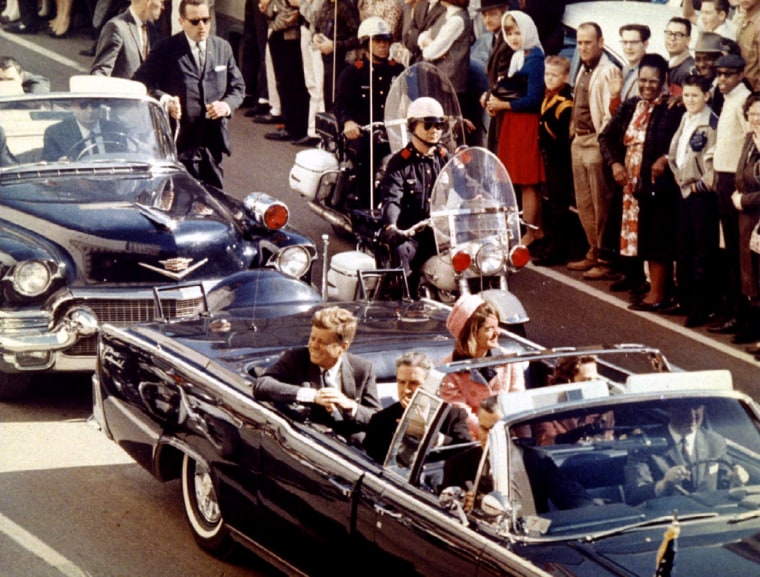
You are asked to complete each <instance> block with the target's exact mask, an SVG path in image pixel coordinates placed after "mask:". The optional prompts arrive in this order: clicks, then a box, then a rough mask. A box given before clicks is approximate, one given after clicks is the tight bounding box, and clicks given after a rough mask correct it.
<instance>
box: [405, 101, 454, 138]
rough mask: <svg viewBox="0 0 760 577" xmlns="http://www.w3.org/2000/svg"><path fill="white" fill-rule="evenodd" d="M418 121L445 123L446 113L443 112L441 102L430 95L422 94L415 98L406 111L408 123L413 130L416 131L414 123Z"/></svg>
mask: <svg viewBox="0 0 760 577" xmlns="http://www.w3.org/2000/svg"><path fill="white" fill-rule="evenodd" d="M417 122H435V123H440V124H444V123H445V122H446V114H445V113H444V112H443V106H441V103H440V102H438V101H437V100H436V99H435V98H431V97H430V96H420V97H419V98H417V99H416V100H414V101H413V102H412V103H411V104H410V105H409V108H408V109H407V111H406V123H407V125H408V126H409V130H410V131H411V132H413V131H414V125H415V124H416V123H417Z"/></svg>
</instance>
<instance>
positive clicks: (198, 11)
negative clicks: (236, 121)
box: [133, 0, 245, 188]
mask: <svg viewBox="0 0 760 577" xmlns="http://www.w3.org/2000/svg"><path fill="white" fill-rule="evenodd" d="M179 22H180V25H181V26H182V32H179V33H178V34H175V35H173V36H171V37H170V38H166V39H164V40H162V41H160V42H159V43H158V44H157V45H156V46H155V47H154V48H152V49H151V51H150V53H149V54H148V58H147V59H146V60H145V62H144V63H143V64H142V65H141V66H140V68H138V69H137V71H136V72H135V74H134V76H133V79H134V80H138V81H140V82H142V83H144V84H145V85H146V86H147V87H148V90H149V91H150V93H151V94H152V95H153V96H155V97H156V98H158V99H159V100H160V101H161V103H162V104H163V105H164V107H165V108H166V110H167V112H168V113H169V116H170V117H171V118H172V119H174V120H175V121H176V122H179V136H178V138H177V152H178V153H179V156H180V159H181V160H182V162H183V163H184V164H185V166H187V168H188V170H189V171H190V172H191V173H192V174H193V175H194V176H195V177H196V178H198V179H199V180H201V181H202V182H204V183H205V184H209V185H212V186H216V187H218V188H221V187H222V167H221V163H222V155H223V154H227V155H229V154H230V139H229V134H228V131H227V124H228V122H229V120H230V117H231V116H232V114H233V113H234V112H235V109H237V107H238V106H240V104H241V103H242V102H243V98H244V96H245V82H244V81H243V76H242V74H241V73H240V70H239V69H238V67H237V64H236V63H235V57H234V56H233V53H232V47H231V46H230V44H229V42H227V41H226V40H223V39H222V38H219V37H218V36H211V15H210V11H209V0H181V2H180V4H179Z"/></svg>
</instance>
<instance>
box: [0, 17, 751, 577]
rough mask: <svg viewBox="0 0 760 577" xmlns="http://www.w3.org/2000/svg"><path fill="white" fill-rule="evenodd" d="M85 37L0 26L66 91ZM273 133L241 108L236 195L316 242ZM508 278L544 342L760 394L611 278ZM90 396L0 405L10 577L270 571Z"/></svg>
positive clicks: (70, 389)
mask: <svg viewBox="0 0 760 577" xmlns="http://www.w3.org/2000/svg"><path fill="white" fill-rule="evenodd" d="M89 43H90V40H89V39H88V38H86V37H84V36H75V37H74V38H70V39H67V40H65V41H60V40H53V39H50V38H47V37H46V36H42V35H38V36H35V37H33V38H32V41H30V39H28V38H26V37H22V38H13V37H10V36H9V35H4V34H3V33H2V32H0V54H13V55H15V56H17V57H18V58H19V59H20V60H21V62H22V63H23V65H24V66H25V67H26V68H28V69H29V70H32V71H34V72H38V73H41V74H44V75H46V76H48V77H49V78H51V80H52V81H53V87H54V89H65V88H66V85H67V82H66V79H67V78H68V76H69V75H70V74H72V73H73V72H77V71H78V72H86V70H87V66H88V61H87V59H86V58H82V57H80V56H79V55H78V51H79V50H80V49H82V48H85V47H87V46H88V45H89ZM266 129H267V127H262V126H257V125H254V124H252V123H251V122H250V121H249V120H247V119H245V118H243V117H242V115H239V116H238V117H237V118H235V119H234V121H233V123H232V136H233V148H234V150H233V156H232V157H231V158H230V159H227V161H226V162H225V168H226V177H225V178H226V184H227V189H228V191H229V192H231V193H233V194H236V195H238V196H242V195H244V194H246V193H247V192H252V191H258V190H261V191H265V192H269V193H270V194H274V195H275V196H278V197H279V198H281V199H282V200H284V201H285V202H286V203H288V205H289V206H290V207H291V211H292V221H291V222H292V224H294V225H295V226H296V227H298V228H300V229H302V230H304V231H305V232H307V233H308V234H309V235H310V236H311V237H312V238H315V239H317V240H318V239H319V238H320V237H321V236H322V235H323V234H329V233H330V232H331V230H330V228H329V226H328V225H326V224H325V223H323V222H322V221H320V220H319V219H317V218H315V217H314V216H313V215H312V214H311V213H310V212H309V211H308V210H305V208H304V204H303V201H302V200H301V199H300V198H299V197H298V195H296V194H295V193H293V192H291V191H290V190H288V187H287V173H288V170H289V168H290V166H291V164H292V162H293V159H294V156H295V153H296V152H297V151H298V150H299V149H296V148H295V147H293V146H292V145H290V144H287V143H277V142H269V141H266V140H265V139H264V138H263V134H264V132H265V131H266ZM348 249H350V246H349V245H348V244H347V243H345V242H342V241H332V242H331V245H330V252H331V254H333V253H335V252H338V251H342V250H348ZM320 269H321V267H318V268H317V273H318V274H319V271H320ZM511 283H512V285H511V286H512V289H513V291H514V292H515V293H516V294H517V295H518V296H519V297H520V299H521V300H522V302H523V304H524V305H525V307H526V309H527V310H528V312H529V314H530V316H531V323H530V324H529V326H528V336H529V337H530V338H532V339H533V340H535V341H537V342H541V343H544V344H546V345H548V346H561V345H569V344H599V343H614V342H641V343H646V344H649V345H653V346H658V347H660V348H661V349H662V350H663V351H665V352H666V354H667V355H668V358H669V359H670V360H671V362H672V363H674V364H675V365H677V366H680V367H683V368H687V369H706V368H728V369H730V370H731V372H732V374H733V375H734V379H735V382H736V383H737V387H738V388H740V389H742V390H745V391H748V392H750V393H752V394H753V396H754V397H755V398H760V365H759V364H758V363H756V362H754V360H753V359H752V358H751V357H750V356H749V355H746V354H744V353H743V351H742V349H741V348H739V347H734V346H731V345H730V343H729V341H728V338H714V337H713V336H712V335H708V334H707V333H706V332H704V331H702V330H699V331H694V330H688V329H684V328H683V327H681V326H680V325H679V324H677V323H675V322H673V321H672V320H671V319H667V318H664V317H658V316H655V315H649V314H645V313H632V312H630V311H628V310H627V309H626V308H625V305H626V304H627V303H625V302H624V301H622V300H621V299H620V298H618V297H617V296H616V295H613V294H612V293H609V292H608V291H606V289H605V287H604V285H593V284H591V283H587V282H584V281H582V280H581V279H580V276H579V275H577V274H568V273H567V271H565V270H564V269H561V268H556V269H540V270H539V269H533V268H531V267H529V268H528V269H526V270H524V271H522V272H520V273H519V274H517V275H515V276H513V278H512V281H511ZM676 320H679V319H676ZM90 403H91V400H90V391H89V384H88V380H87V378H79V379H75V378H72V379H61V378H56V379H43V380H42V382H41V383H40V386H39V388H38V389H37V391H36V393H35V395H34V396H33V397H32V398H30V399H26V400H24V401H21V402H17V403H15V404H2V403H0V576H4V577H5V576H8V577H16V576H18V577H28V576H30V575H34V576H40V577H48V576H60V575H72V576H81V575H91V576H109V577H110V576H114V577H115V576H121V575H124V576H129V577H133V576H135V575H139V576H142V577H150V576H157V577H160V576H164V575H172V576H173V575H194V576H201V575H203V576H206V575H208V576H221V575H224V576H233V577H237V576H243V575H246V576H252V575H272V574H273V572H272V570H271V569H269V568H266V567H262V566H261V565H260V564H258V563H257V561H256V560H255V559H254V558H253V557H252V556H250V555H244V556H243V557H242V558H241V559H240V560H238V562H237V563H232V564H230V563H224V562H220V561H216V560H214V559H212V558H210V557H208V556H207V555H205V554H204V553H202V552H201V551H200V550H199V549H198V548H197V547H196V546H195V543H194V542H193V540H192V536H191V534H190V532H189V530H188V529H187V528H186V527H185V521H184V519H183V514H182V508H181V501H180V499H181V492H180V489H179V486H178V484H177V483H176V482H174V483H168V484H166V485H162V484H160V483H158V482H157V481H155V480H154V479H153V478H152V477H151V476H150V475H149V474H148V473H147V472H145V471H143V470H142V469H140V468H139V467H138V466H137V465H135V464H134V463H133V462H132V461H131V460H130V459H129V458H128V457H127V456H126V455H125V454H124V453H123V452H122V451H121V450H120V449H119V448H117V447H115V446H114V445H113V444H112V443H110V442H109V441H107V440H106V439H105V438H104V436H103V435H102V434H101V433H99V432H98V431H96V430H95V429H93V428H92V427H91V426H90V425H88V424H87V418H88V416H89V414H90Z"/></svg>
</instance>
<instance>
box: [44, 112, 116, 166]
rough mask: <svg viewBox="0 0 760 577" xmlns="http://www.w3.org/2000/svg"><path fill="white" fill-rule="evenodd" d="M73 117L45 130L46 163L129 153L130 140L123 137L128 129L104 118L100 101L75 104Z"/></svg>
mask: <svg viewBox="0 0 760 577" xmlns="http://www.w3.org/2000/svg"><path fill="white" fill-rule="evenodd" d="M72 111H73V113H72V115H71V116H68V117H66V118H64V119H63V120H62V121H61V122H58V123H57V124H52V125H50V126H48V127H47V128H46V129H45V134H44V136H43V139H42V141H43V148H42V160H45V161H47V162H56V161H58V160H78V159H79V156H80V155H94V154H104V153H107V152H117V151H123V150H126V149H127V147H128V146H129V141H128V140H127V139H125V138H124V137H123V136H121V135H122V134H124V133H126V132H127V129H126V128H125V127H124V126H121V125H120V124H118V123H115V122H112V121H108V120H104V119H101V118H100V112H101V107H100V104H99V103H98V102H97V101H96V100H79V101H76V102H75V103H74V106H73V109H72Z"/></svg>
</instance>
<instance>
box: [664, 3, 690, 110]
mask: <svg viewBox="0 0 760 577" xmlns="http://www.w3.org/2000/svg"><path fill="white" fill-rule="evenodd" d="M690 40H691V22H690V21H689V20H688V19H686V18H681V17H680V16H674V17H673V18H671V19H670V21H669V22H668V25H667V26H666V27H665V49H666V50H667V51H668V56H669V57H670V59H669V61H668V83H669V85H668V90H669V92H670V94H671V95H672V96H680V95H681V83H682V82H683V81H684V79H685V78H686V77H687V76H689V74H691V70H692V68H693V67H694V58H692V57H691V53H690V52H689V41H690Z"/></svg>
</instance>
